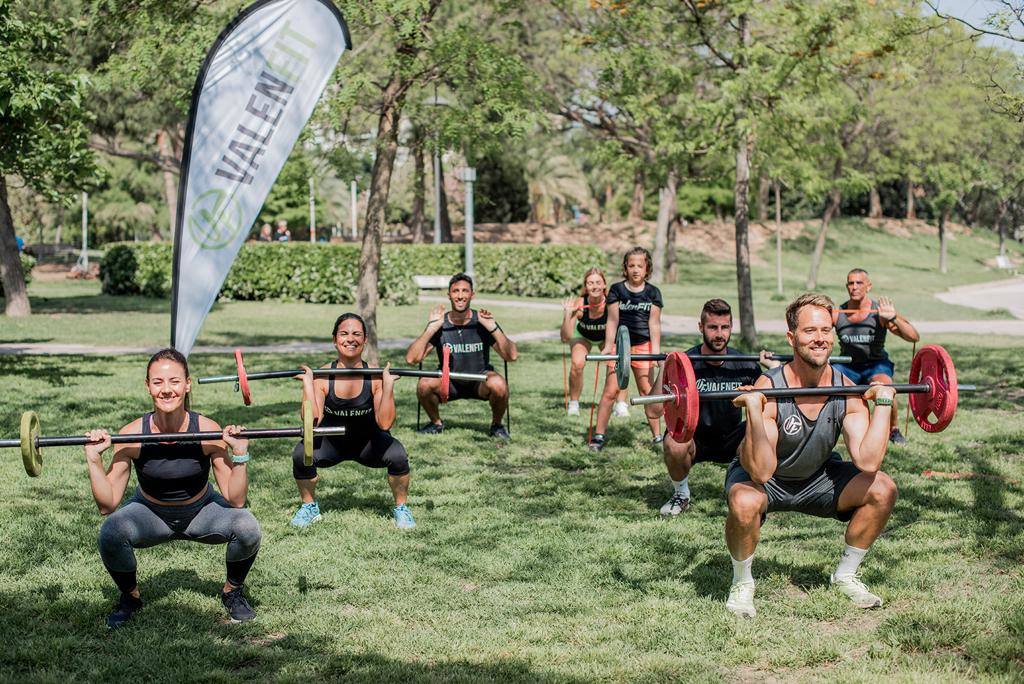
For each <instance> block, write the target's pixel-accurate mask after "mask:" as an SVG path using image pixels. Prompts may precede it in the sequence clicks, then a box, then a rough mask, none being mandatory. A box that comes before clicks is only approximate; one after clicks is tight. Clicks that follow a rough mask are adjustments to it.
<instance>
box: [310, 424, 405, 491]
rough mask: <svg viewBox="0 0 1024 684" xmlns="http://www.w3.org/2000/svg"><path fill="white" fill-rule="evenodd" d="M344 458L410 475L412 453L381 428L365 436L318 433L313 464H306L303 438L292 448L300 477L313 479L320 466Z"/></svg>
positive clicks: (396, 473) (343, 459)
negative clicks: (410, 454)
mask: <svg viewBox="0 0 1024 684" xmlns="http://www.w3.org/2000/svg"><path fill="white" fill-rule="evenodd" d="M342 461H355V462H356V463H359V464H360V465H364V466H366V467H368V468H387V469H388V475H407V474H408V473H409V455H408V454H407V453H406V451H405V447H404V446H402V443H401V442H399V441H398V440H397V439H395V438H394V437H392V436H391V433H390V432H386V431H384V430H378V431H376V432H374V433H373V434H371V435H369V436H365V437H360V436H357V435H353V436H352V437H349V436H347V435H346V436H344V437H314V438H313V465H311V466H307V465H306V464H305V459H304V454H303V450H302V442H299V443H298V444H296V445H295V449H294V450H293V451H292V475H293V476H294V477H295V479H296V480H312V479H313V478H315V477H316V469H317V468H330V467H331V466H334V465H338V464H339V463H341V462H342Z"/></svg>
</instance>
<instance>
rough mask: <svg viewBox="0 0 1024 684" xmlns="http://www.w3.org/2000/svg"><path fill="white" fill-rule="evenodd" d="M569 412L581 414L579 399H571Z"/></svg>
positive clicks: (575, 414)
mask: <svg viewBox="0 0 1024 684" xmlns="http://www.w3.org/2000/svg"><path fill="white" fill-rule="evenodd" d="M568 413H569V415H570V416H578V415H580V402H578V401H570V402H569V411H568Z"/></svg>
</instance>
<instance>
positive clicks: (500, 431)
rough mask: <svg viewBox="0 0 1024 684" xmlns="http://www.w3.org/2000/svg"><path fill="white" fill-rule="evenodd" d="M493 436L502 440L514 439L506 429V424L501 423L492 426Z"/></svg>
mask: <svg viewBox="0 0 1024 684" xmlns="http://www.w3.org/2000/svg"><path fill="white" fill-rule="evenodd" d="M491 437H494V438H495V439H497V440H500V441H502V442H507V441H509V440H510V439H512V437H511V436H510V435H509V434H508V430H506V429H505V426H504V425H502V424H501V423H498V424H497V425H492V426H491Z"/></svg>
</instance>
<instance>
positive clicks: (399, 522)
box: [394, 504, 416, 530]
mask: <svg viewBox="0 0 1024 684" xmlns="http://www.w3.org/2000/svg"><path fill="white" fill-rule="evenodd" d="M394 516H395V527H397V528H398V529H400V530H411V529H412V528H414V527H416V521H415V520H413V519H412V511H410V510H409V507H408V506H406V505H405V504H402V505H401V506H395V511H394Z"/></svg>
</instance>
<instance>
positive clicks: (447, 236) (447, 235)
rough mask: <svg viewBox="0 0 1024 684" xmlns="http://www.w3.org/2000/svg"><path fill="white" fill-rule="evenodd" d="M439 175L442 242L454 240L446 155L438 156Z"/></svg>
mask: <svg viewBox="0 0 1024 684" xmlns="http://www.w3.org/2000/svg"><path fill="white" fill-rule="evenodd" d="M437 168H438V169H439V170H440V173H439V174H438V176H440V178H441V185H440V188H441V197H440V200H441V201H440V204H441V242H452V217H451V216H450V215H449V214H448V193H447V192H445V189H444V155H443V154H439V155H438V157H437Z"/></svg>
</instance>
